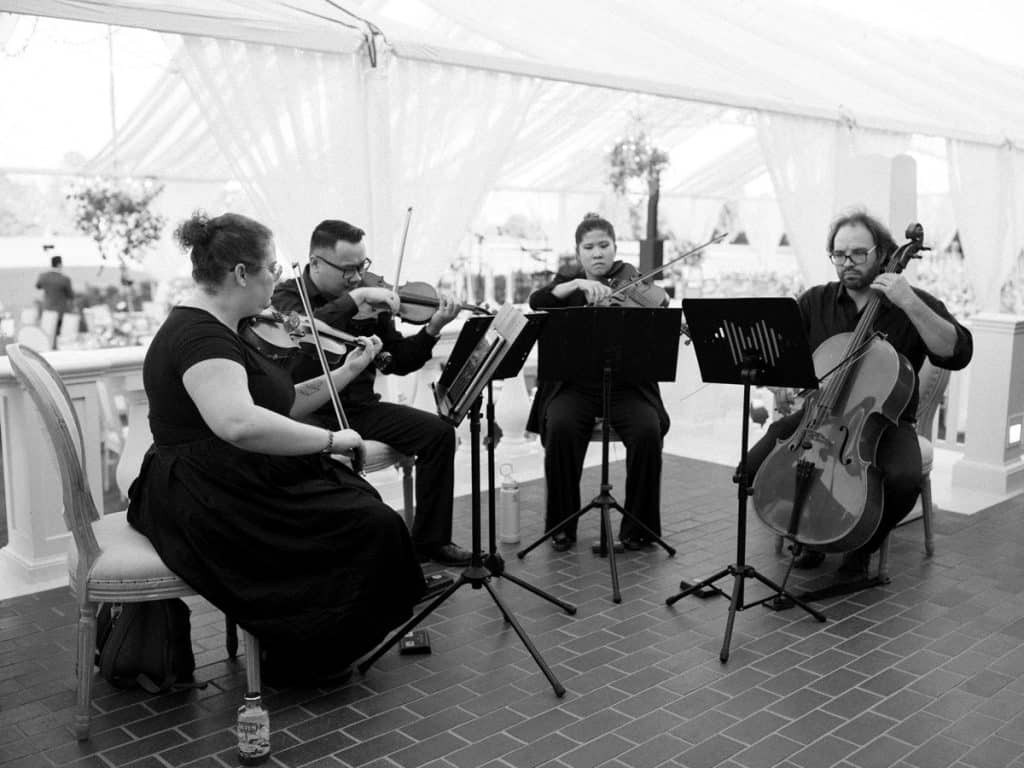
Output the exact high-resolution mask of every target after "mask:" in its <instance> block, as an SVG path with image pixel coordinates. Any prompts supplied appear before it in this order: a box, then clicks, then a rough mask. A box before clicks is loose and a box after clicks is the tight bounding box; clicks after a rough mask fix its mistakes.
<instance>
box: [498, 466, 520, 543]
mask: <svg viewBox="0 0 1024 768" xmlns="http://www.w3.org/2000/svg"><path fill="white" fill-rule="evenodd" d="M498 538H499V539H500V540H501V542H502V543H503V544H518V543H519V483H517V482H516V479H515V478H514V477H512V465H511V464H502V465H501V488H500V489H499V490H498Z"/></svg>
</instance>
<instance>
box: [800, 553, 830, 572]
mask: <svg viewBox="0 0 1024 768" xmlns="http://www.w3.org/2000/svg"><path fill="white" fill-rule="evenodd" d="M824 562H825V553H824V552H820V551H818V550H816V549H805V550H804V551H803V552H801V553H800V554H799V555H798V556H797V558H796V560H794V561H793V567H794V568H796V569H797V570H800V571H810V570H813V569H815V568H819V567H820V566H821V564H822V563H824Z"/></svg>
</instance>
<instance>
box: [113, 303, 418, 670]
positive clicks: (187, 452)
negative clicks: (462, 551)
mask: <svg viewBox="0 0 1024 768" xmlns="http://www.w3.org/2000/svg"><path fill="white" fill-rule="evenodd" d="M212 358H225V359H228V360H232V361H236V362H238V363H240V364H241V365H243V366H244V367H245V369H246V371H247V373H248V379H249V391H250V393H251V394H252V397H253V400H254V402H255V403H256V404H257V405H261V406H263V407H265V408H268V409H271V410H274V411H276V412H278V413H283V414H287V413H288V411H289V410H290V408H291V405H292V402H293V400H294V397H295V391H294V386H293V384H292V383H291V380H290V378H289V376H288V374H287V372H286V371H284V370H283V369H281V368H279V367H278V366H277V365H276V364H274V363H272V362H270V361H268V360H266V359H265V358H263V357H262V356H261V355H260V354H259V353H257V352H256V351H255V350H253V349H252V348H251V347H249V345H248V344H246V342H245V341H243V340H242V339H241V338H240V337H239V336H238V335H237V334H235V333H233V332H232V331H231V330H230V329H229V328H226V327H225V326H224V325H223V324H222V323H220V322H219V321H218V320H217V319H216V318H215V317H213V316H212V315H210V314H209V313H208V312H205V311H203V310H201V309H195V308H192V307H176V308H174V309H173V310H171V313H170V315H169V316H168V318H167V320H166V321H165V322H164V324H163V326H162V327H161V328H160V330H159V331H158V332H157V334H156V336H155V337H154V338H153V341H152V343H151V345H150V347H149V351H148V352H147V353H146V360H145V363H144V366H143V383H144V385H145V388H146V394H147V395H148V397H149V421H150V426H151V428H152V431H153V441H154V445H153V447H152V448H150V450H149V452H148V453H147V454H146V458H145V460H144V462H143V465H142V469H141V471H140V473H139V477H138V478H137V479H136V480H135V482H134V483H133V484H132V486H131V489H130V491H129V498H130V501H129V506H128V520H129V522H130V523H131V524H132V525H133V526H134V527H135V528H137V529H138V530H140V531H142V532H143V533H144V534H146V536H148V537H149V539H150V540H151V541H152V542H153V545H154V546H155V547H156V549H157V551H158V552H159V553H160V556H161V557H162V558H163V559H164V561H165V562H166V563H167V565H168V567H170V568H171V570H173V571H174V572H175V573H177V574H178V575H180V576H181V577H182V578H183V579H184V580H185V581H186V582H188V584H189V585H191V586H192V587H193V588H194V589H195V590H196V592H198V593H199V594H201V595H203V596H204V597H206V598H207V599H208V600H209V601H210V602H211V603H213V604H214V605H215V606H217V607H218V608H220V609H221V610H222V611H224V613H225V614H226V615H228V616H230V617H231V618H233V619H234V620H235V621H236V622H238V624H239V625H240V626H242V627H244V628H245V629H247V630H249V631H250V632H252V633H253V634H254V635H255V636H256V637H257V638H259V640H260V641H261V643H262V644H263V645H264V647H266V648H267V649H268V652H269V653H268V655H269V656H271V657H273V658H275V659H278V658H295V654H296V653H298V654H302V655H303V657H305V658H309V659H314V658H315V657H317V656H320V659H319V661H321V662H323V661H324V658H325V656H326V657H327V658H329V659H330V663H331V666H338V665H341V664H345V663H349V662H351V661H353V660H354V659H355V658H357V657H359V656H361V655H362V654H364V653H366V652H367V651H369V650H370V649H372V648H373V647H374V646H375V645H376V644H378V643H379V642H380V641H381V640H383V639H384V637H385V636H386V634H387V633H388V632H389V631H390V630H391V629H394V628H395V627H397V626H398V625H399V624H400V623H401V622H402V621H404V620H405V619H407V618H408V617H409V616H410V615H411V613H412V608H413V606H414V605H415V603H416V601H417V599H418V598H419V597H420V596H421V595H422V593H423V590H424V581H423V573H422V571H421V569H420V566H419V562H418V561H417V558H416V557H415V555H414V552H413V547H412V542H411V539H410V537H409V533H408V531H407V530H406V527H405V523H404V522H403V520H402V518H401V517H400V516H399V515H398V513H396V512H395V511H394V510H392V509H391V508H390V507H388V506H387V505H385V504H384V503H383V502H382V501H381V500H380V496H379V495H378V494H377V492H376V491H375V490H374V488H373V487H372V486H371V485H369V484H368V483H367V482H366V481H365V480H363V479H362V478H361V477H359V476H358V475H356V474H355V473H353V472H352V471H350V470H349V469H348V468H347V467H345V466H343V465H341V464H339V463H338V462H336V461H333V460H331V459H329V458H328V457H326V456H323V455H319V454H314V455H308V456H287V457H286V456H269V455H266V454H261V453H254V452H251V451H244V450H242V449H240V448H236V447H234V446H232V445H229V444H228V443H225V442H224V441H223V440H221V439H219V438H218V437H216V436H215V435H214V434H213V433H212V432H211V431H210V429H209V427H207V426H206V423H205V422H204V421H203V419H202V417H201V416H200V414H199V411H198V409H197V408H196V406H195V404H194V403H193V402H192V399H191V398H190V397H189V396H188V393H187V392H186V390H185V388H184V385H183V384H182V374H183V373H184V372H185V371H186V370H188V369H189V368H190V367H191V366H192V365H194V364H195V363H197V362H200V361H201V360H207V359H212ZM283 666H284V665H283Z"/></svg>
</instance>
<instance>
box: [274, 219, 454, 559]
mask: <svg viewBox="0 0 1024 768" xmlns="http://www.w3.org/2000/svg"><path fill="white" fill-rule="evenodd" d="M363 235H364V232H363V230H361V229H359V228H358V227H355V226H352V225H351V224H349V223H347V222H344V221H338V220H332V219H328V220H326V221H322V222H320V224H318V225H317V227H316V229H314V230H313V235H312V237H311V238H310V244H309V266H307V267H306V269H305V270H304V271H303V274H302V280H304V281H305V285H306V289H307V290H308V292H309V299H310V303H311V304H312V306H313V312H314V314H315V315H316V317H317V318H318V319H320V320H323V321H324V322H326V323H327V324H328V325H330V326H332V327H334V328H337V329H338V330H341V331H345V332H347V333H351V334H354V335H362V334H364V332H365V333H366V335H368V336H373V335H376V336H378V337H379V338H380V339H381V341H382V342H383V350H384V351H385V352H388V353H390V354H391V364H390V365H389V366H388V367H387V368H386V369H385V372H386V373H393V374H397V375H399V376H403V375H405V374H407V373H412V372H413V371H416V370H418V369H419V368H422V367H423V365H424V364H426V362H427V361H428V360H430V358H431V355H432V354H433V349H434V344H435V343H436V342H437V339H438V337H439V336H440V335H441V329H442V328H444V326H445V325H447V324H448V323H450V322H451V321H452V320H453V319H454V318H455V316H456V315H457V314H458V312H459V305H458V304H457V303H456V302H455V301H454V300H453V299H452V298H451V297H448V296H442V297H440V298H439V301H438V308H437V310H436V311H435V312H434V314H433V316H432V317H431V318H430V320H429V321H428V322H427V323H426V325H424V327H423V329H422V330H421V331H420V332H419V333H416V334H414V335H412V336H403V335H402V334H401V333H399V332H398V330H397V329H396V328H395V323H394V319H393V315H394V314H397V312H398V298H397V296H396V295H395V293H394V292H393V291H392V290H391V289H390V288H382V287H374V286H367V285H365V284H364V276H365V275H366V272H367V269H368V267H369V265H370V260H369V259H368V258H367V257H366V244H365V243H364V242H363ZM273 305H274V307H275V308H276V309H278V310H280V311H282V312H289V311H292V310H295V311H298V312H302V301H301V299H300V297H299V292H298V290H297V288H296V286H295V280H294V279H291V280H286V281H284V282H283V283H280V284H279V285H278V286H277V288H276V289H275V291H274V296H273ZM311 372H312V373H311ZM313 373H315V372H313V368H312V364H311V363H309V364H300V365H298V366H296V368H295V370H294V371H293V373H292V376H293V378H295V379H296V380H299V379H302V378H308V377H309V376H310V375H313ZM375 375H376V371H375V369H374V368H373V367H372V366H368V367H367V368H366V369H364V370H363V371H362V373H360V375H359V376H358V377H357V378H356V379H355V380H354V381H352V382H351V383H350V384H349V385H348V386H347V387H346V388H345V390H344V391H343V392H341V393H340V394H341V403H342V407H343V409H344V411H345V415H346V417H347V419H348V421H349V426H350V427H351V428H352V429H354V430H356V431H357V432H359V434H360V435H362V437H363V438H366V439H370V440H378V441H380V442H382V443H387V444H388V445H390V446H392V447H393V448H394V449H395V450H397V451H399V452H401V453H405V454H409V455H411V456H415V457H416V516H415V518H414V520H413V528H412V538H413V542H414V544H415V545H416V550H417V552H418V554H419V555H420V560H421V562H425V561H427V560H433V561H435V562H437V563H441V564H443V565H453V566H454V565H465V564H468V563H469V560H470V553H469V552H468V551H467V550H465V549H463V548H462V547H459V546H458V545H456V544H454V543H453V542H452V501H453V498H454V495H455V442H456V441H455V430H454V429H453V428H452V427H451V425H449V424H447V423H446V422H444V421H442V420H441V419H440V418H439V417H438V416H436V415H434V414H432V413H428V412H427V411H423V410H420V409H419V408H411V407H409V406H405V405H399V404H397V403H387V402H383V401H382V400H381V399H380V396H379V395H378V394H376V393H375V392H374V388H373V382H374V376H375ZM314 418H315V419H316V421H317V422H318V423H321V424H325V425H331V424H334V423H335V422H336V418H335V415H334V412H333V410H332V409H329V408H321V409H320V410H318V411H316V413H315V414H314Z"/></svg>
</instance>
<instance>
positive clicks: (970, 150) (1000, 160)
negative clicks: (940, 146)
mask: <svg viewBox="0 0 1024 768" xmlns="http://www.w3.org/2000/svg"><path fill="white" fill-rule="evenodd" d="M947 147H948V157H949V188H950V194H951V195H952V198H953V212H954V214H955V217H956V223H957V228H958V230H959V233H960V243H961V245H962V247H963V252H964V262H965V265H966V267H967V269H966V270H965V272H966V274H967V278H968V280H969V281H970V283H971V287H972V288H973V289H974V298H975V300H976V301H977V303H978V309H979V310H981V311H983V312H998V311H999V308H1000V298H999V297H1000V289H1001V288H1002V285H1003V283H1004V282H1005V281H1006V279H1007V277H1009V276H1010V273H1011V272H1012V270H1013V269H1014V268H1015V266H1016V263H1017V255H1018V254H1019V252H1020V249H1021V246H1022V245H1024V243H1022V239H1024V229H1022V226H1024V221H1022V219H1024V214H1022V213H1021V211H1020V207H1021V205H1022V204H1024V191H1022V187H1024V179H1022V176H1021V170H1022V165H1024V163H1022V161H1021V157H1020V156H1021V154H1022V153H1021V152H1018V151H1016V150H1015V149H1014V148H1013V147H1011V146H1009V145H1005V146H1002V147H993V146H986V145H981V144H969V143H965V142H960V141H952V140H951V141H949V142H948V144H947Z"/></svg>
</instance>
